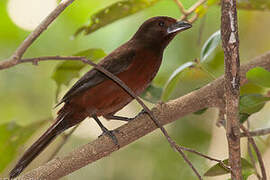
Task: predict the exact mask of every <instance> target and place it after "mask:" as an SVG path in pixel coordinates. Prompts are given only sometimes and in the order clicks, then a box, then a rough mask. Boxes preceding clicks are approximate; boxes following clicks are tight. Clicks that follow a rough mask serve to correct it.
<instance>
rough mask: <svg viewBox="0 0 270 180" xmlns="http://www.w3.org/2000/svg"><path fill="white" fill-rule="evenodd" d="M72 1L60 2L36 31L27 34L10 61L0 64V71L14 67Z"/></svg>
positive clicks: (63, 0)
mask: <svg viewBox="0 0 270 180" xmlns="http://www.w3.org/2000/svg"><path fill="white" fill-rule="evenodd" d="M73 1H74V0H62V1H61V2H60V3H59V5H58V6H57V7H56V8H55V9H54V10H53V11H52V12H51V13H50V14H49V15H48V16H47V17H46V18H45V19H44V20H43V21H42V22H41V23H40V24H39V25H38V26H37V27H36V29H35V30H34V31H33V32H31V33H30V34H29V36H28V37H27V38H26V39H25V40H24V41H23V42H22V43H21V44H20V45H19V47H18V48H17V50H16V51H15V52H14V54H13V55H12V56H11V57H10V59H8V60H5V61H3V62H1V63H0V70H1V69H3V68H2V67H11V66H14V65H15V64H16V63H17V61H19V60H20V59H21V57H22V56H23V54H24V53H25V51H26V50H27V49H28V48H29V47H30V45H31V44H33V42H34V41H35V40H36V39H37V38H38V37H39V36H40V34H41V33H42V32H43V31H45V30H46V29H47V28H48V26H49V25H50V24H51V23H52V22H53V21H54V20H55V19H56V18H57V17H58V16H59V15H60V14H61V13H62V12H63V11H64V10H65V9H66V7H67V6H68V5H70V4H71V3H72V2H73Z"/></svg>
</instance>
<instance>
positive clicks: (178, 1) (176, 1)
mask: <svg viewBox="0 0 270 180" xmlns="http://www.w3.org/2000/svg"><path fill="white" fill-rule="evenodd" d="M174 2H175V3H176V4H177V6H178V8H179V9H180V11H181V13H182V14H184V15H185V14H187V12H186V10H185V8H184V6H183V4H182V3H181V1H180V0H174Z"/></svg>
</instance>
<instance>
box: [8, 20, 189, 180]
mask: <svg viewBox="0 0 270 180" xmlns="http://www.w3.org/2000/svg"><path fill="white" fill-rule="evenodd" d="M191 27H192V25H191V24H190V23H188V22H186V21H181V20H179V21H178V20H176V19H175V18H172V17H167V16H156V17H152V18H150V19H148V20H146V21H145V22H144V23H143V24H142V25H141V26H140V27H139V29H138V30H137V31H136V33H135V34H134V35H133V36H132V37H131V39H130V40H128V41H127V42H126V43H124V44H123V45H121V46H120V47H118V48H117V49H115V50H114V51H113V52H111V53H110V54H109V55H107V56H106V57H104V58H103V59H102V60H101V61H100V62H99V63H98V65H100V66H101V67H103V68H104V69H106V70H107V71H109V72H111V73H112V74H114V75H115V76H117V77H118V78H119V79H120V80H122V81H123V82H124V83H125V84H126V85H127V86H128V87H129V88H130V89H131V90H132V91H133V92H134V93H135V94H136V95H140V94H141V93H142V92H143V91H144V90H145V89H146V88H147V87H148V86H149V85H150V83H151V81H152V80H153V79H154V77H155V76H156V74H157V72H158V70H159V68H160V65H161V62H162V59H163V52H164V50H165V48H166V47H167V45H168V44H169V43H170V42H171V40H172V39H173V38H174V37H175V36H176V34H178V33H179V32H181V31H184V30H186V29H189V28H191ZM132 100H133V98H132V97H131V96H130V95H129V94H128V93H127V92H126V91H125V90H123V89H122V88H121V87H120V86H119V85H118V84H116V83H115V82H114V81H113V80H111V79H110V78H109V77H107V76H106V75H105V74H103V73H102V72H100V71H98V70H97V69H95V68H93V69H91V70H90V71H88V72H87V73H85V74H84V75H83V76H82V77H81V78H80V79H79V80H78V81H77V82H76V83H75V84H74V85H73V86H72V87H71V88H70V89H69V90H68V92H67V93H66V94H65V95H64V96H63V98H62V100H61V101H60V102H59V103H58V105H60V104H62V103H63V104H64V105H63V106H62V108H61V109H60V110H59V111H58V113H57V117H56V119H55V121H54V123H53V124H52V125H51V126H50V127H49V128H48V130H47V131H45V132H44V134H43V135H41V137H40V138H39V139H38V140H37V141H36V142H34V144H33V145H32V146H30V148H29V149H28V150H26V152H25V153H24V154H23V155H22V157H21V159H20V160H19V161H18V162H17V164H16V165H15V167H14V168H13V169H12V170H11V171H10V179H13V178H15V177H17V176H18V175H19V174H20V173H21V172H22V171H23V170H24V169H25V168H26V167H27V166H28V165H29V164H30V163H31V161H32V160H33V159H34V158H35V157H36V156H38V155H39V154H40V153H41V152H42V151H43V150H44V149H45V148H46V147H47V146H48V145H49V144H50V143H51V142H52V141H53V140H54V139H55V137H56V136H57V135H59V134H60V133H62V132H63V131H65V130H66V129H68V128H70V127H72V126H75V125H77V124H78V123H80V122H82V121H83V120H84V119H86V118H87V117H91V118H93V119H94V120H95V121H96V123H97V124H98V125H99V126H100V128H101V130H102V132H103V133H104V134H106V135H108V136H110V137H111V138H112V140H113V142H114V143H115V144H117V143H118V141H117V139H116V137H115V136H114V134H113V131H110V130H108V129H107V128H106V127H105V126H104V125H103V124H102V123H101V122H100V120H99V117H100V116H103V117H104V118H105V119H107V120H121V121H130V120H132V118H126V117H121V116H116V115H115V113H116V112H118V111H119V110H120V109H122V108H123V107H125V106H126V105H127V104H128V103H129V102H131V101H132Z"/></svg>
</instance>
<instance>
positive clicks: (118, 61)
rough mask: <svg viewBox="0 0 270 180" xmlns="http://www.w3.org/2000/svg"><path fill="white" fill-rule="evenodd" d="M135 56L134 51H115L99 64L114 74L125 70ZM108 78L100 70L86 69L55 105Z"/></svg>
mask: <svg viewBox="0 0 270 180" xmlns="http://www.w3.org/2000/svg"><path fill="white" fill-rule="evenodd" d="M134 57H135V52H134V51H132V50H130V51H125V52H124V53H122V54H118V53H117V51H116V52H115V53H112V54H110V55H108V56H107V57H105V58H104V59H103V60H102V61H101V62H100V63H99V65H100V66H101V67H103V68H105V69H106V70H108V71H109V72H111V73H112V74H114V75H117V74H119V73H121V72H124V71H126V70H127V69H128V68H129V66H130V64H131V63H132V60H133V59H134ZM107 79H109V78H108V77H107V76H106V75H104V74H103V73H102V72H100V71H98V70H96V69H92V70H90V71H88V72H87V73H86V74H85V75H84V76H83V77H81V78H80V79H79V80H78V81H77V82H76V83H75V84H74V85H73V86H72V88H71V89H70V90H69V91H68V92H67V93H66V94H65V95H64V97H63V98H62V100H61V101H60V102H59V103H58V104H57V105H56V106H58V105H60V104H61V103H63V102H68V101H69V100H70V99H72V98H73V97H74V96H76V95H78V94H79V93H82V92H83V91H85V90H89V89H91V88H92V87H94V86H96V85H98V84H100V83H102V82H103V81H105V80H107Z"/></svg>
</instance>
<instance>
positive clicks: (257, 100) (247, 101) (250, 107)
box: [239, 94, 270, 114]
mask: <svg viewBox="0 0 270 180" xmlns="http://www.w3.org/2000/svg"><path fill="white" fill-rule="evenodd" d="M269 100H270V97H264V96H263V95H261V94H247V95H243V96H240V104H239V106H240V112H241V113H247V114H253V113H256V112H258V111H259V110H261V109H262V108H263V106H264V104H265V102H267V101H269Z"/></svg>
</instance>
